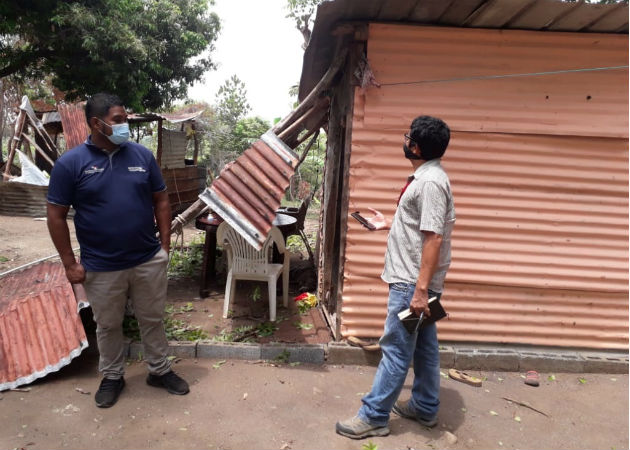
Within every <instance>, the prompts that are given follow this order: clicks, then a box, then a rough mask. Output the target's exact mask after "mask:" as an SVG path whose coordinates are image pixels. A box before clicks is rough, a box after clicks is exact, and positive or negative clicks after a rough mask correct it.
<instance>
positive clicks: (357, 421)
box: [336, 116, 455, 439]
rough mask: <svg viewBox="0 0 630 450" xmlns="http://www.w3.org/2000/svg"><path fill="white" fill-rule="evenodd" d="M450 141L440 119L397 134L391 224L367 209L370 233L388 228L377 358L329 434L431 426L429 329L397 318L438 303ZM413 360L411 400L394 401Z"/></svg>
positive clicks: (434, 369) (433, 350)
mask: <svg viewBox="0 0 630 450" xmlns="http://www.w3.org/2000/svg"><path fill="white" fill-rule="evenodd" d="M449 140H450V130H449V128H448V126H447V125H446V123H444V122H443V121H442V120H440V119H438V118H435V117H430V116H420V117H417V118H415V119H414V120H413V122H412V123H411V128H410V130H409V133H408V134H405V143H404V145H403V150H404V153H405V157H406V158H407V159H408V160H409V161H410V162H411V165H412V166H413V169H414V173H413V174H412V175H411V176H409V178H408V179H407V184H406V186H405V187H404V188H403V191H402V192H401V195H400V198H399V199H398V207H397V209H396V213H395V215H394V218H393V220H392V221H391V224H390V221H389V220H388V219H386V218H385V217H384V216H383V215H382V214H381V213H380V212H378V211H376V210H372V212H373V213H374V217H372V218H371V219H369V222H370V223H371V224H372V225H374V229H375V230H387V229H389V230H390V232H389V237H388V240H387V250H386V253H385V267H384V269H383V274H382V275H381V278H382V279H383V281H385V282H386V283H388V284H389V299H388V306H387V319H386V321H385V330H384V332H383V336H382V337H381V340H380V341H379V344H380V347H381V350H382V353H383V357H382V359H381V362H380V364H379V366H378V369H377V371H376V375H375V377H374V383H373V385H372V390H371V392H370V393H369V394H367V395H366V396H365V397H363V399H362V402H363V406H362V407H361V408H360V409H359V412H358V414H357V415H356V416H355V417H353V418H351V419H348V420H345V421H341V422H337V425H336V431H337V433H339V434H341V435H343V436H347V437H350V438H353V439H363V438H366V437H369V436H386V435H388V434H389V427H388V422H389V415H390V412H391V411H393V412H394V413H396V414H398V415H399V416H401V417H405V418H407V419H412V420H415V421H417V422H419V423H420V424H422V425H424V426H427V427H434V426H435V425H437V422H438V421H437V412H438V408H439V404H440V400H439V393H440V354H439V348H438V340H437V329H436V326H435V323H434V322H433V323H423V325H422V326H421V327H420V328H419V329H418V330H416V331H415V332H414V333H409V332H408V331H407V330H406V329H405V327H404V326H403V324H402V323H401V321H400V319H399V318H398V313H399V312H401V311H403V310H405V309H407V308H410V309H411V311H412V312H413V313H415V314H416V315H420V314H424V316H425V317H428V316H430V314H431V312H430V310H429V306H428V300H429V298H431V297H437V298H438V299H439V297H440V296H441V293H442V289H443V287H444V278H445V276H446V272H447V270H448V267H449V265H450V262H451V232H452V229H453V225H454V223H455V208H454V205H453V195H452V193H451V185H450V182H449V179H448V175H447V174H446V172H445V171H444V169H443V168H442V165H441V164H440V158H441V157H442V156H443V155H444V153H445V151H446V148H447V146H448V143H449ZM412 359H413V368H414V375H415V376H414V381H413V387H412V392H411V398H410V399H409V400H408V401H404V402H403V401H398V400H397V399H398V396H399V395H400V392H401V390H402V387H403V384H404V382H405V378H406V376H407V371H408V368H409V364H410V362H411V360H412Z"/></svg>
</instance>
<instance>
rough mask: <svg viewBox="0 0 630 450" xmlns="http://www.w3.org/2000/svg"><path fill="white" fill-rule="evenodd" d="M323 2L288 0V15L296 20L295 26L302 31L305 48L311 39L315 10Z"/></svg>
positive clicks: (303, 46)
mask: <svg viewBox="0 0 630 450" xmlns="http://www.w3.org/2000/svg"><path fill="white" fill-rule="evenodd" d="M321 2H322V0H287V10H288V11H289V13H288V14H287V15H286V17H288V18H290V19H292V20H293V21H294V22H295V27H296V28H297V29H298V31H299V32H300V33H302V38H303V39H304V43H303V44H302V48H303V49H306V47H307V46H308V43H309V41H310V40H311V33H312V27H313V23H314V22H315V12H316V11H317V5H319V4H320V3H321Z"/></svg>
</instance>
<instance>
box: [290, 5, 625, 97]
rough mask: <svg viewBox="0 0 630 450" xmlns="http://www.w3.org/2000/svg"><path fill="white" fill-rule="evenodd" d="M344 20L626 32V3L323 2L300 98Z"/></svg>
mask: <svg viewBox="0 0 630 450" xmlns="http://www.w3.org/2000/svg"><path fill="white" fill-rule="evenodd" d="M343 22H404V23H407V24H422V25H436V26H450V27H462V28H494V29H522V30H543V31H546V30H549V31H571V32H597V33H628V5H627V4H620V3H617V4H601V5H600V4H592V3H584V2H573V3H570V2H565V1H560V0H450V1H445V0H334V1H327V2H322V3H321V4H320V5H319V7H318V9H317V17H316V20H315V24H314V26H313V33H312V36H311V41H310V43H309V46H308V48H307V49H306V51H305V53H304V65H303V68H302V77H301V80H300V95H299V98H300V99H303V98H304V97H305V96H306V95H307V94H308V93H309V92H310V90H311V89H312V88H313V86H315V84H316V83H317V82H318V81H319V79H320V78H321V77H322V75H323V74H324V72H325V71H326V69H327V68H328V67H329V66H330V63H331V61H332V58H333V52H334V50H335V45H336V39H337V38H336V36H333V34H332V30H333V29H334V27H335V26H336V25H337V24H339V23H343Z"/></svg>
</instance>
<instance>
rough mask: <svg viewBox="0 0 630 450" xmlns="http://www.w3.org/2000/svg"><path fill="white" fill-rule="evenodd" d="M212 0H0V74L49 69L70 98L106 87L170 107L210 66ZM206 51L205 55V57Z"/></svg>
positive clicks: (29, 74) (130, 99) (132, 101)
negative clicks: (210, 11) (210, 9)
mask: <svg viewBox="0 0 630 450" xmlns="http://www.w3.org/2000/svg"><path fill="white" fill-rule="evenodd" d="M212 4H213V2H212V0H66V1H62V0H41V1H34V0H26V1H25V0H19V1H18V0H2V1H0V16H1V17H2V18H3V20H2V21H0V78H3V77H5V76H8V75H13V76H15V77H18V78H20V79H41V78H44V77H46V76H49V75H50V76H52V83H53V85H54V86H55V87H57V88H59V89H60V90H62V91H64V92H65V93H66V95H67V99H68V100H73V99H75V98H79V97H83V96H85V95H87V94H93V93H94V92H98V91H108V92H113V93H116V94H118V95H120V96H121V97H122V98H123V100H124V101H125V104H126V105H127V106H129V107H132V108H133V109H135V110H138V111H140V110H143V109H145V108H149V109H158V108H160V107H162V106H169V105H171V104H172V102H173V101H174V100H176V99H178V98H184V97H185V96H186V92H187V88H188V86H189V85H191V84H192V83H193V82H195V81H197V80H199V79H201V77H202V75H203V73H204V72H206V71H207V70H210V69H213V68H214V63H213V62H212V60H211V58H210V56H208V55H209V54H210V53H211V52H212V50H213V49H214V41H215V40H216V38H217V36H218V33H219V29H220V24H219V18H218V16H217V15H216V14H214V13H208V6H209V5H212ZM202 54H203V56H202Z"/></svg>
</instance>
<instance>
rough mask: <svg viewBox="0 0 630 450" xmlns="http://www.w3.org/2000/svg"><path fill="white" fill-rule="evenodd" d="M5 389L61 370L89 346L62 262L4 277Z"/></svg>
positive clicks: (0, 313) (0, 332)
mask: <svg viewBox="0 0 630 450" xmlns="http://www.w3.org/2000/svg"><path fill="white" fill-rule="evenodd" d="M0 281H1V282H0V391H3V390H6V389H14V388H16V387H18V386H20V385H23V384H28V383H31V382H33V381H34V380H36V379H37V378H41V377H43V376H45V375H47V374H49V373H51V372H55V371H57V370H59V369H60V368H61V367H63V366H65V365H67V364H69V363H70V361H71V360H72V359H73V358H75V357H77V356H78V355H79V354H80V353H81V351H83V349H84V348H86V347H87V346H88V343H87V338H86V336H85V330H84V329H83V324H82V323H81V319H80V317H79V313H78V306H77V300H76V298H75V295H74V292H73V290H72V286H71V285H70V283H69V282H68V280H67V279H66V275H65V271H64V268H63V266H62V265H61V263H60V262H49V261H45V262H41V263H39V264H36V265H33V266H30V267H28V268H25V269H22V270H19V271H15V272H11V273H10V274H7V275H5V276H4V277H3V278H2V279H1V280H0Z"/></svg>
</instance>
